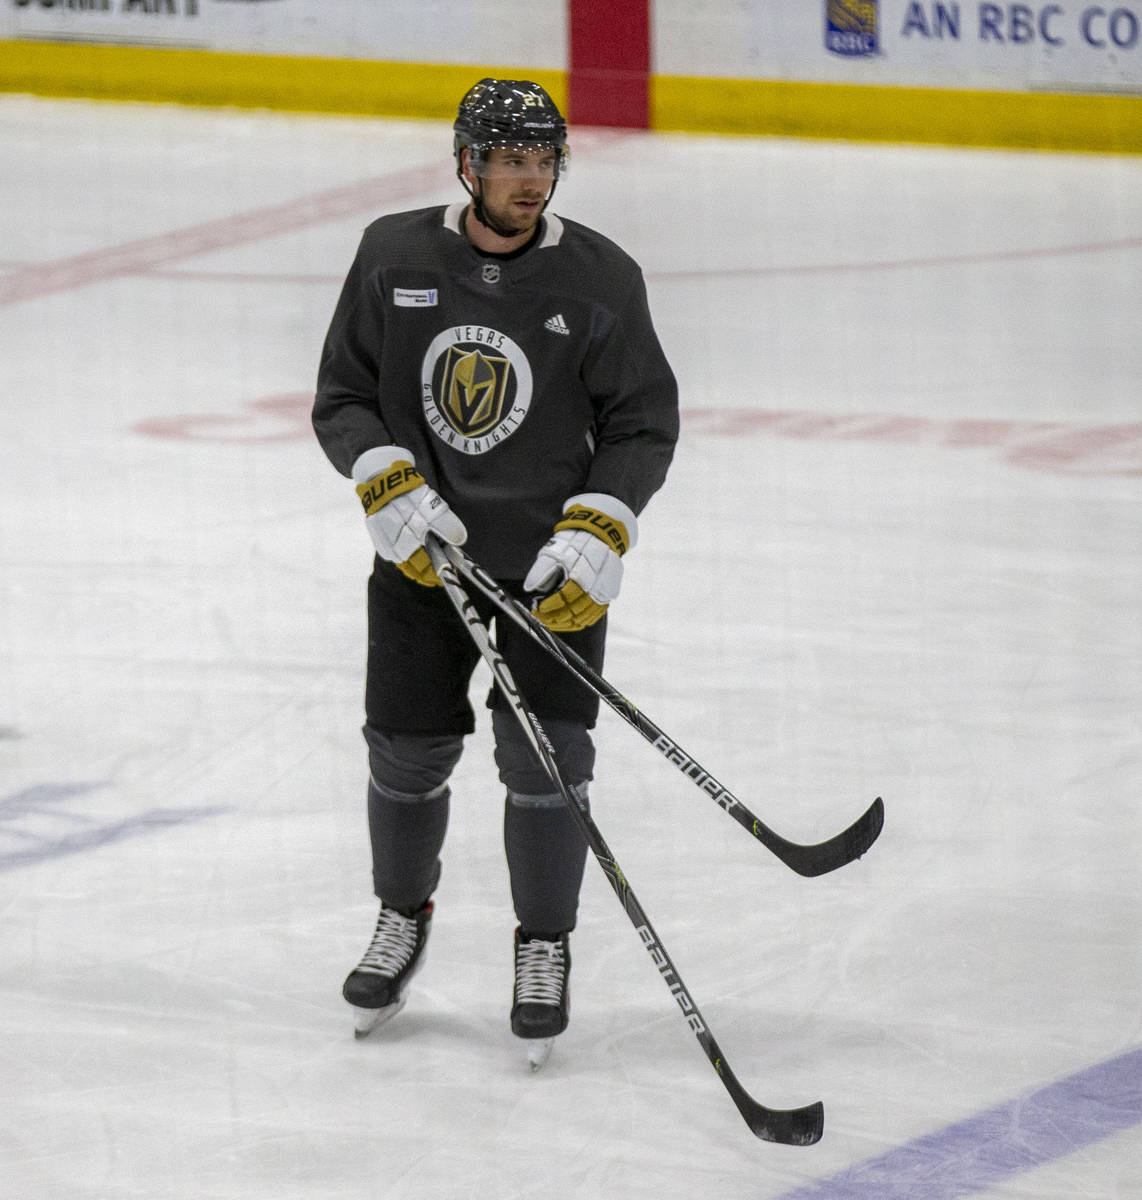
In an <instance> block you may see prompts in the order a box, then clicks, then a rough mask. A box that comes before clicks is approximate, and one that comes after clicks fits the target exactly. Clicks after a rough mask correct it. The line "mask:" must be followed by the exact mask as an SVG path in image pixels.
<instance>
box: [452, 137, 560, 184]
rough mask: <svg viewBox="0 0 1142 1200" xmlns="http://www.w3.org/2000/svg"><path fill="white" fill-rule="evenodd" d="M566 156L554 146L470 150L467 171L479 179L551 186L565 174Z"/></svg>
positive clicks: (495, 147) (483, 147)
mask: <svg viewBox="0 0 1142 1200" xmlns="http://www.w3.org/2000/svg"><path fill="white" fill-rule="evenodd" d="M569 159H570V154H569V153H568V150H567V147H566V146H564V147H563V148H562V149H559V148H558V147H556V146H535V145H530V146H529V145H520V146H478V147H477V146H474V147H472V150H471V151H470V152H469V155H468V169H469V170H470V171H471V172H472V174H473V175H478V176H479V177H480V178H481V179H529V180H530V179H540V180H545V181H547V182H549V183H554V181H555V180H556V179H561V178H562V177H563V176H564V175H566V174H567V167H568V162H569Z"/></svg>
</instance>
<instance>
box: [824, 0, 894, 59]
mask: <svg viewBox="0 0 1142 1200" xmlns="http://www.w3.org/2000/svg"><path fill="white" fill-rule="evenodd" d="M825 48H826V49H828V50H831V51H832V52H833V53H834V54H843V55H845V57H846V58H859V57H864V56H867V55H870V54H879V53H880V14H879V11H878V0H825Z"/></svg>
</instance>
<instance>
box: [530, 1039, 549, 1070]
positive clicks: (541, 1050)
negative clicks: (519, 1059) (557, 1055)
mask: <svg viewBox="0 0 1142 1200" xmlns="http://www.w3.org/2000/svg"><path fill="white" fill-rule="evenodd" d="M554 1045H555V1039H554V1038H553V1037H551V1038H536V1039H534V1040H533V1041H529V1042H528V1044H527V1065H528V1066H529V1067H530V1068H531V1069H532V1070H533V1071H538V1070H539V1068H540V1067H542V1066H543V1064H544V1063H545V1062H547V1060H548V1059H549V1058H550V1057H551V1047H552V1046H554Z"/></svg>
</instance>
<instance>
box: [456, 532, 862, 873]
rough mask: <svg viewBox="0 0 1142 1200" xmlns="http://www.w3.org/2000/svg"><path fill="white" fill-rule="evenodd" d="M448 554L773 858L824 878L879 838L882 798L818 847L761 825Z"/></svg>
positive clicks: (477, 571) (516, 607) (530, 617)
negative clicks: (747, 831)
mask: <svg viewBox="0 0 1142 1200" xmlns="http://www.w3.org/2000/svg"><path fill="white" fill-rule="evenodd" d="M444 553H445V554H446V555H447V556H448V559H449V561H450V562H451V563H452V565H453V566H454V567H456V568H457V569H458V570H459V571H461V572H462V573H463V574H464V576H465V577H466V578H468V579H470V580H471V581H472V582H473V583H474V584H475V585H476V587H478V588H479V589H480V591H481V592H483V594H484V595H485V596H487V597H488V598H489V599H490V600H491V601H493V603H494V604H495V605H496V607H497V608H499V610H500V611H501V612H503V613H505V614H506V615H507V616H509V617H510V618H511V619H512V620H513V621H515V623H516V624H517V625H519V626H520V628H521V629H524V630H525V631H526V632H527V633H528V634H530V635H531V637H532V638H533V639H534V640H535V641H537V642H538V643H539V644H540V645H541V646H542V647H543V648H544V649H545V650H546V651H547V652H548V654H550V655H551V656H552V657H553V658H556V659H558V661H559V662H561V663H562V664H563V665H564V666H565V667H566V668H567V669H568V670H569V671H571V672H572V674H574V675H577V676H578V677H579V679H580V680H581V681H582V682H583V683H584V684H586V685H587V687H589V688H590V689H591V690H592V691H593V692H594V693H595V694H596V695H597V696H598V697H599V699H600V700H603V701H604V702H605V703H606V704H608V705H609V706H610V707H611V708H613V709H614V711H615V712H617V713H618V714H619V716H620V717H622V718H623V720H624V721H626V722H627V724H628V725H631V726H632V727H633V728H635V729H637V730H638V732H639V733H640V734H642V736H643V738H645V740H646V741H648V742H649V743H650V744H651V745H652V746H653V747H654V748H655V749H656V750H657V751H658V752H659V753H660V754H661V755H662V756H663V757H664V758H665V759H666V760H667V762H670V763H673V765H674V766H675V767H677V768H678V770H679V771H681V772H682V774H683V775H685V776H686V778H687V779H689V780H690V781H691V783H693V784H695V785H696V786H697V787H698V788H700V789H701V790H702V791H703V792H705V793H706V795H708V796H710V797H711V798H712V799H713V800H714V802H715V803H716V804H718V805H719V807H721V808H722V809H724V810H725V811H726V812H727V813H729V815H730V816H731V817H733V819H734V820H735V821H737V823H738V824H739V825H741V826H742V828H743V829H748V830H749V832H750V833H752V834H753V836H754V837H755V838H757V840H758V841H759V842H761V844H762V845H763V846H765V848H766V849H767V850H769V851H771V852H772V853H773V854H775V855H776V856H777V857H778V858H779V859H780V860H781V861H782V862H783V863H784V864H785V865H786V866H787V867H789V868H790V869H791V870H793V871H796V872H797V874H798V875H804V876H807V877H812V876H815V875H825V874H827V873H828V872H829V871H835V870H836V869H837V868H838V867H843V866H844V865H845V864H846V863H850V862H852V861H853V859H856V858H860V857H861V855H862V854H864V853H865V852H866V851H867V850H868V849H869V847H870V846H871V845H872V844H873V842H875V841H876V839H877V838H878V837H879V836H880V831H881V829H882V828H883V826H884V801H883V800H881V798H880V797H879V796H877V798H876V799H875V800H874V801H873V802H872V804H871V805H870V806H869V807H868V809H867V810H866V811H865V812H864V813H863V814H862V815H861V816H860V817H858V818H857V819H856V821H854V822H853V823H852V824H851V825H850V826H849V827H848V828H847V829H845V830H843V831H842V832H841V833H838V834H837V835H836V836H834V837H831V838H828V839H827V840H825V841H823V842H818V843H817V844H815V845H804V844H803V843H801V842H791V841H789V840H788V839H787V838H783V837H782V836H781V835H780V834H779V833H775V832H774V831H773V830H772V829H770V828H769V827H768V826H767V825H765V824H763V823H762V822H761V821H760V820H759V819H758V818H757V817H755V816H754V815H753V813H751V812H750V811H749V809H748V808H746V806H745V805H744V804H743V803H742V802H741V801H740V800H739V799H738V798H737V797H736V796H735V795H734V794H733V792H731V791H730V789H729V788H728V787H726V786H725V784H723V783H720V782H719V781H718V780H717V779H715V778H714V776H713V775H711V774H710V773H709V771H707V770H706V769H705V768H704V767H703V766H702V765H701V764H700V763H698V762H697V761H696V760H695V759H693V758H691V757H690V755H689V754H687V753H686V751H685V750H683V749H682V747H681V746H679V745H678V743H677V742H676V741H674V739H673V738H670V737H667V735H666V734H665V733H663V731H662V730H661V729H660V728H659V727H658V726H657V725H656V724H655V723H654V722H653V721H652V720H651V719H650V718H649V717H648V716H647V715H646V714H645V713H643V712H641V711H640V710H639V709H638V708H637V707H636V706H635V705H634V704H633V703H632V702H631V701H630V700H628V699H627V698H626V697H625V696H624V695H622V693H621V692H619V691H618V689H617V688H615V687H614V686H612V685H611V684H610V683H608V682H607V681H606V680H605V679H604V678H603V677H602V676H601V675H600V674H599V673H598V672H597V671H596V670H595V669H594V668H593V667H592V666H591V664H590V663H588V662H587V661H586V660H585V659H583V658H582V657H581V656H580V655H578V654H577V653H576V652H575V651H574V650H572V649H571V647H570V646H568V645H567V644H566V642H564V641H562V640H561V639H560V638H557V637H556V636H555V635H554V634H553V633H552V632H551V630H549V629H548V628H547V626H545V625H544V624H543V623H542V622H541V621H540V620H539V619H538V618H537V617H536V616H535V615H534V614H533V613H532V612H531V611H530V610H529V609H528V608H527V606H526V605H524V604H522V603H521V602H520V601H519V600H517V599H516V598H515V597H514V596H511V595H509V594H508V593H507V592H505V591H504V589H503V588H502V587H501V586H500V585H499V584H498V583H497V582H496V581H495V579H493V578H492V576H491V575H489V574H488V573H487V571H485V570H484V569H483V567H481V566H480V565H479V564H478V563H475V562H473V561H472V559H470V558H469V557H468V556H467V555H466V554H465V553H464V551H463V550H461V549H459V547H457V546H445V547H444Z"/></svg>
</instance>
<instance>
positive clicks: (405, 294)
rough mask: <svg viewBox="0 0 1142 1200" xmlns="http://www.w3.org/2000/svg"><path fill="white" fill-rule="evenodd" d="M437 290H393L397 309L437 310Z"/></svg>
mask: <svg viewBox="0 0 1142 1200" xmlns="http://www.w3.org/2000/svg"><path fill="white" fill-rule="evenodd" d="M437 302H438V293H437V290H436V288H393V304H395V305H396V307H397V308H435V307H436V305H437Z"/></svg>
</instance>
